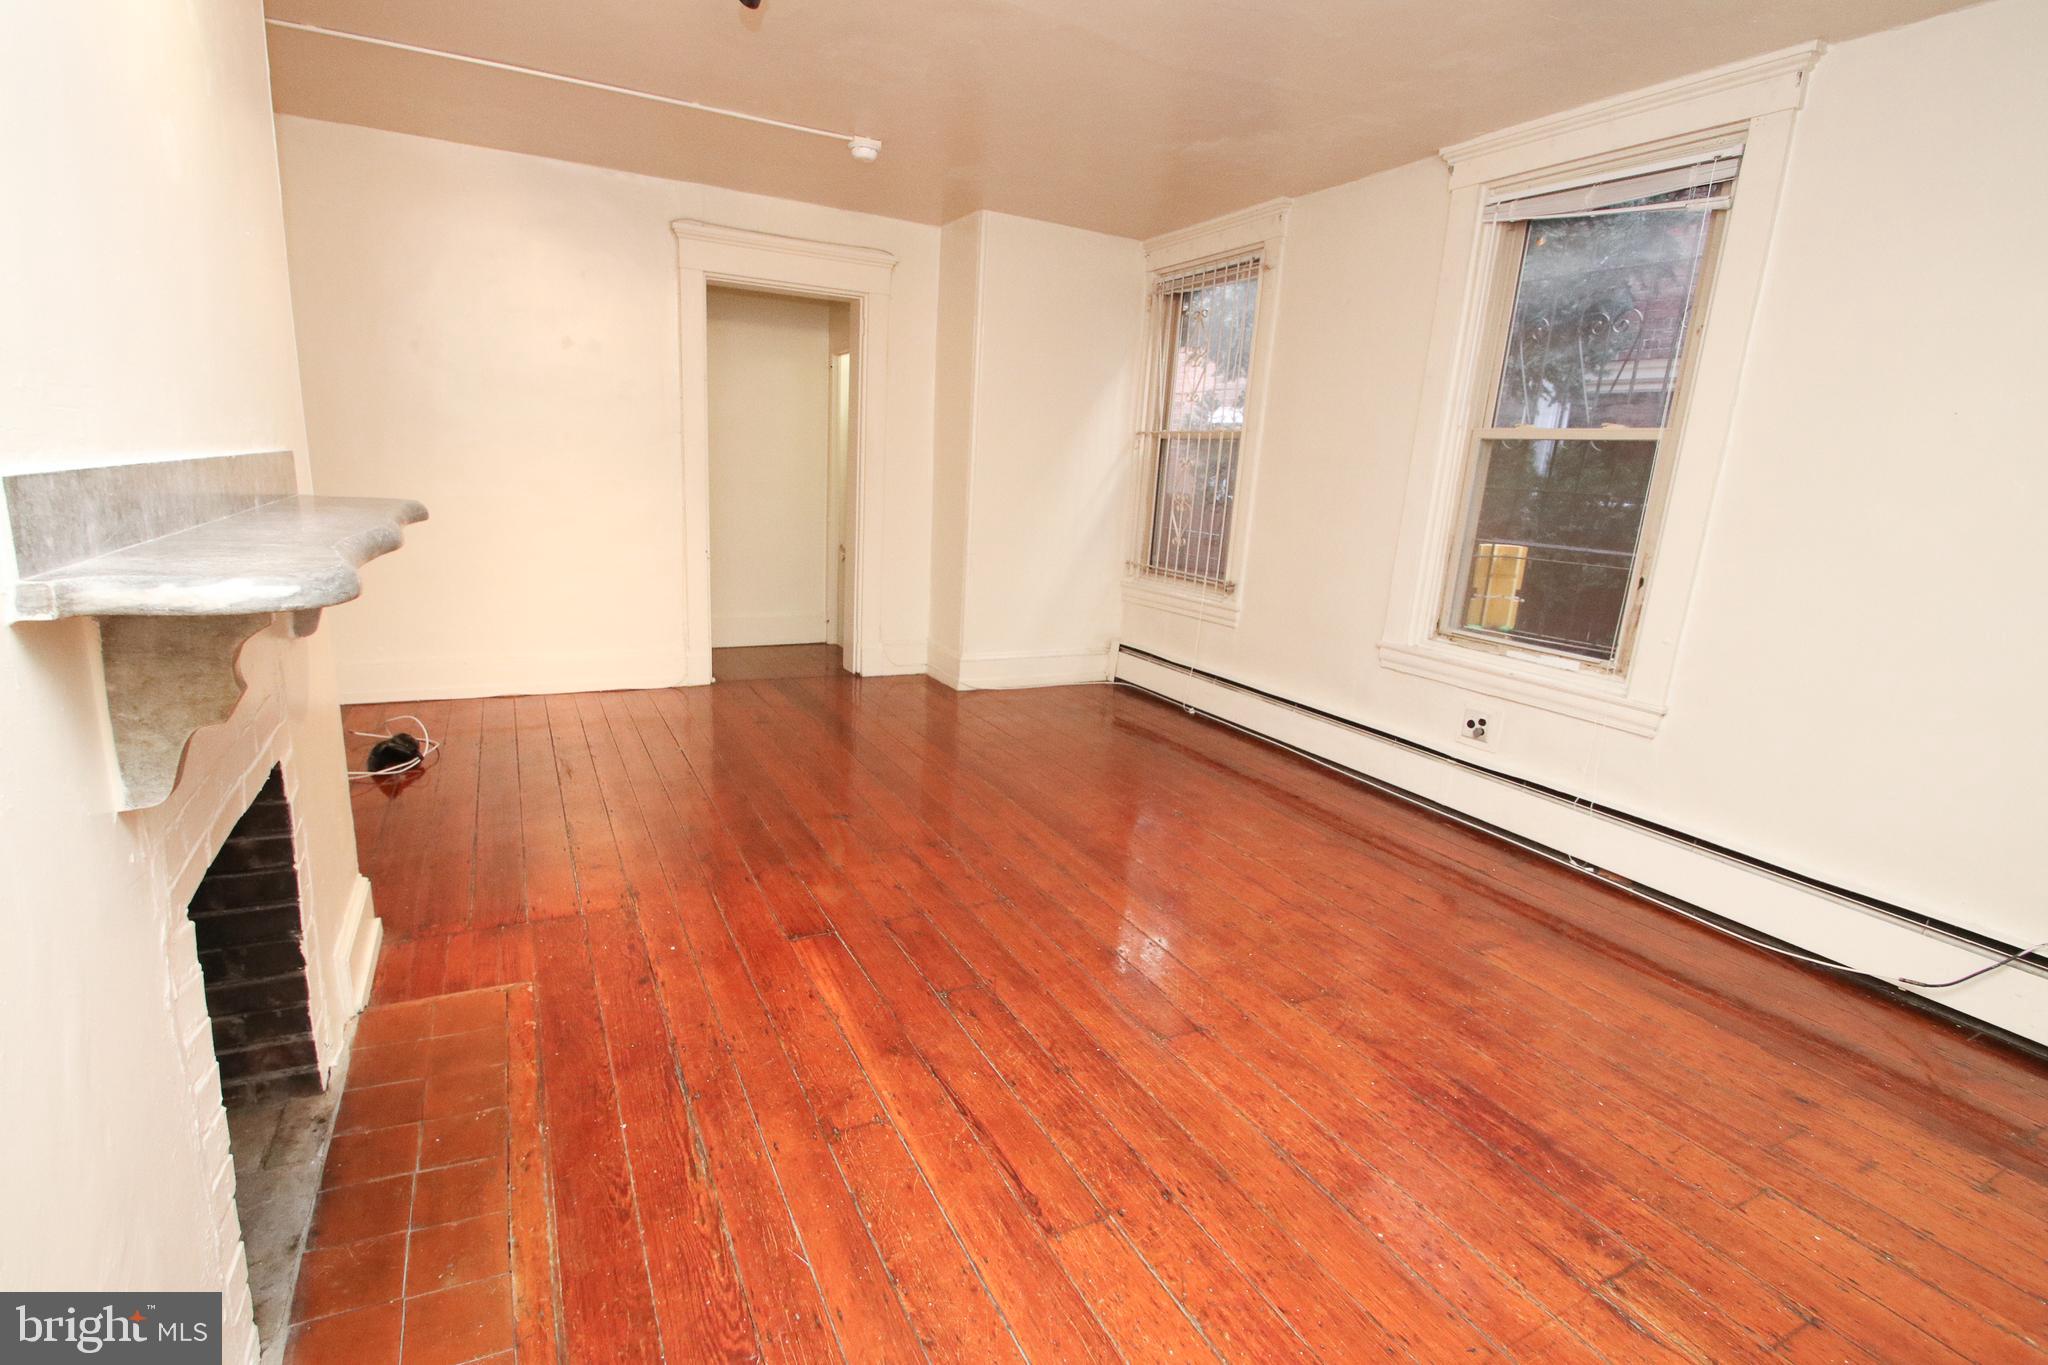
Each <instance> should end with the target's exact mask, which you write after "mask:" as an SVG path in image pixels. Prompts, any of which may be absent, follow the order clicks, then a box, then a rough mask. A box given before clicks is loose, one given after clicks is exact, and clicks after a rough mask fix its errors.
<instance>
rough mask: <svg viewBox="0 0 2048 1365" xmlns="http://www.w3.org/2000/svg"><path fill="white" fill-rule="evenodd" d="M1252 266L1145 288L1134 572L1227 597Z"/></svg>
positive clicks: (1212, 270) (1252, 303) (1252, 318)
mask: <svg viewBox="0 0 2048 1365" xmlns="http://www.w3.org/2000/svg"><path fill="white" fill-rule="evenodd" d="M1259 274H1260V260H1259V258H1258V257H1257V256H1249V257H1243V258H1240V259H1238V260H1234V261H1230V262H1228V263H1226V264H1222V265H1216V266H1211V267H1207V268H1204V269H1202V270H1198V271H1193V272H1190V273H1187V274H1183V275H1178V276H1173V277H1171V278H1168V279H1164V280H1161V281H1159V282H1158V284H1156V285H1155V286H1154V288H1153V294H1152V317H1153V322H1154V325H1155V327H1156V328H1157V331H1156V332H1155V333H1154V343H1153V350H1152V374H1151V377H1150V380H1149V382H1148V385H1147V389H1146V392H1147V394H1148V395H1149V397H1148V401H1147V409H1148V411H1149V412H1150V413H1151V414H1152V416H1153V418H1154V423H1153V425H1152V426H1151V427H1150V428H1149V429H1147V430H1144V431H1141V432H1139V433H1138V454H1139V464H1140V468H1139V479H1138V487H1139V490H1140V497H1139V513H1140V523H1141V524H1140V541H1141V544H1140V546H1139V558H1138V560H1137V561H1136V562H1135V563H1134V564H1133V565H1132V567H1133V568H1134V569H1136V570H1138V571H1139V572H1142V573H1146V574H1151V575H1155V576H1157V577H1160V578H1165V579H1169V580H1174V581H1178V582H1182V583H1187V584H1191V585H1195V586H1199V587H1207V588H1213V589H1216V590H1218V591H1222V592H1230V591H1232V590H1233V589H1234V588H1235V586H1236V585H1235V584H1234V583H1232V582H1231V581H1230V536H1231V530H1232V517H1233V513H1234V511H1235V509H1236V501H1237V480H1238V469H1239V464H1240V461H1241V460H1242V457H1243V451H1244V438H1245V405H1246V401H1247V398H1248V395H1249V391H1250V388H1251V375H1252V340H1253V335H1254V331H1255V328H1256V325H1257V321H1258V308H1259Z"/></svg>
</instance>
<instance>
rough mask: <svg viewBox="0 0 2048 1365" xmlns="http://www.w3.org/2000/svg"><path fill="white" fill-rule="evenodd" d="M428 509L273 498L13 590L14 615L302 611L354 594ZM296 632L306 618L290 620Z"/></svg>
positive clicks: (405, 502)
mask: <svg viewBox="0 0 2048 1365" xmlns="http://www.w3.org/2000/svg"><path fill="white" fill-rule="evenodd" d="M426 516H427V509H426V508H424V507H422V506H421V505H420V504H419V503H417V502H413V501H411V500H410V499H405V498H329V497H309V496H294V497H288V498H279V499H277V500H276V501H274V502H266V503H262V504H259V505H258V506H255V507H252V508H250V509H249V510H247V511H245V512H237V513H234V514H233V515H231V516H225V517H221V518H219V519H218V520H215V521H208V522H203V523H201V524H200V525H198V526H194V527H191V528H189V529H187V530H183V531H177V532H174V533H172V534H170V535H167V536H159V537H157V538H156V539H154V540H145V541H143V542H141V543H140V544H137V545H129V546H126V547H124V548H122V549H118V550H113V551H111V552H109V553H107V554H103V555H97V556H95V557H93V558H91V559H82V560H79V561H77V562H76V563H73V564H66V565H64V566H62V567H60V568H56V569H52V570H49V571H48V572H45V573H40V574H37V575H35V576H34V577H31V578H24V579H21V580H20V581H18V582H17V583H16V584H15V585H14V602H13V608H14V617H15V619H16V620H20V621H55V620H59V619H61V618H63V617H67V616H232V615H245V614H249V613H256V612H279V611H289V612H295V613H297V612H308V611H317V610H318V609H319V608H321V607H331V606H334V605H336V604H337V603H341V602H347V601H350V600H352V599H354V598H355V597H357V596H358V595H360V594H361V592H362V590H363V581H362V579H361V578H360V577H359V576H358V575H357V574H356V569H357V567H358V566H359V565H362V564H364V563H365V562H367V561H369V560H372V559H375V558H376V557H377V556H378V555H381V554H388V553H390V552H391V551H392V550H395V549H397V548H398V547H399V545H400V544H401V543H402V542H403V541H404V539H405V532H404V529H403V528H404V527H405V526H406V525H408V524H409V523H412V522H415V521H424V520H426ZM299 623H300V625H299V630H298V633H300V634H305V633H307V632H306V630H305V627H306V626H307V625H310V624H311V623H310V621H308V620H307V618H305V617H303V616H302V617H300V618H299Z"/></svg>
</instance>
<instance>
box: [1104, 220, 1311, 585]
mask: <svg viewBox="0 0 2048 1365" xmlns="http://www.w3.org/2000/svg"><path fill="white" fill-rule="evenodd" d="M1287 212H1288V202H1287V201H1286V200H1274V201H1271V202H1269V203H1265V204H1260V205H1257V206H1255V207H1253V208H1250V209H1246V210H1244V211H1243V212H1241V213H1236V214H1232V215H1230V216H1229V217H1227V218H1221V219H1216V220H1214V221H1212V222H1207V223H1202V224H1198V225H1196V226H1194V227H1191V228H1185V229H1182V230H1180V231H1177V232H1172V233H1168V234H1165V235H1164V236H1161V237H1155V238H1153V239H1152V240H1150V241H1148V242H1146V243H1145V265H1146V272H1147V305H1146V326H1145V329H1144V331H1143V334H1142V340H1141V343H1140V344H1141V345H1142V346H1143V348H1144V349H1143V353H1142V354H1141V355H1140V356H1139V365H1138V374H1139V375H1140V376H1141V382H1140V383H1139V385H1138V386H1137V388H1138V393H1137V405H1138V406H1137V407H1136V409H1135V410H1134V412H1133V414H1132V420H1131V423H1130V428H1129V429H1130V430H1131V431H1132V432H1133V434H1134V441H1133V445H1132V451H1133V458H1132V459H1131V460H1130V461H1129V467H1130V471H1131V472H1130V489H1129V506H1130V529H1129V534H1128V538H1127V541H1126V553H1125V573H1124V597H1125V600H1126V601H1127V602H1129V603H1132V604H1135V605H1140V606H1146V607H1153V608H1157V609H1160V610H1164V611H1171V612H1175V613H1179V614H1181V615H1186V616H1192V617H1195V618H1197V619H1199V620H1203V621H1208V622H1211V623H1215V624H1220V625H1234V624H1235V623H1236V621H1237V618H1238V613H1239V608H1240V603H1241V601H1242V597H1243V594H1242V586H1243V572H1244V566H1245V564H1246V563H1247V558H1246V553H1247V547H1248V546H1249V544H1250V541H1251V534H1252V529H1253V526H1254V524H1255V520H1254V517H1253V515H1252V503H1253V499H1254V495H1255V493H1256V489H1257V483H1258V462H1259V447H1260V436H1261V433H1262V432H1263V430H1264V427H1265V420H1264V419H1265V410H1266V398H1267V393H1268V390H1269V388H1270V381H1271V371H1272V365H1271V353H1272V343H1273V336H1274V334H1275V328H1276V326H1277V321H1278V317H1279V312H1280V306H1279V305H1280V289H1279V285H1280V258H1281V248H1282V238H1283V235H1284V233H1285V229H1286V223H1287ZM1245 279H1256V280H1257V282H1258V289H1257V300H1256V304H1255V311H1254V314H1253V321H1252V326H1251V328H1250V331H1249V335H1248V336H1243V337H1241V338H1237V339H1235V340H1234V342H1233V344H1236V345H1239V346H1248V347H1249V357H1248V359H1249V376H1248V383H1247V384H1246V386H1245V389H1244V395H1243V403H1242V413H1241V418H1240V420H1239V423H1238V425H1237V426H1236V427H1235V428H1230V427H1228V426H1227V425H1216V426H1212V427H1210V428H1208V429H1206V430H1189V429H1185V428H1184V427H1182V426H1180V425H1178V424H1176V422H1175V421H1174V420H1173V419H1172V417H1171V414H1170V413H1169V411H1168V409H1169V397H1170V395H1169V392H1168V386H1169V385H1171V384H1172V383H1173V363H1174V361H1173V355H1172V347H1171V345H1170V335H1169V334H1170V332H1171V331H1172V330H1173V329H1174V328H1175V327H1176V326H1177V323H1176V318H1177V314H1176V313H1175V311H1174V310H1175V309H1177V308H1178V306H1179V303H1180V301H1181V300H1183V299H1184V298H1185V297H1186V295H1187V291H1189V290H1191V289H1195V288H1200V287H1202V286H1204V285H1211V284H1221V283H1230V282H1233V281H1240V280H1245ZM1239 359H1240V361H1241V360H1242V359H1243V357H1239ZM1169 441H1181V442H1211V443H1214V442H1223V443H1226V444H1227V445H1228V446H1229V447H1231V448H1232V449H1233V450H1234V452H1235V461H1234V474H1233V477H1232V484H1233V489H1232V492H1231V495H1230V503H1231V507H1230V512H1229V519H1228V524H1227V527H1206V528H1198V529H1202V530H1204V531H1205V533H1206V534H1209V535H1210V536H1211V537H1212V539H1213V538H1215V537H1217V536H1221V537H1222V539H1223V549H1222V552H1221V555H1220V557H1216V556H1214V555H1207V556H1205V555H1200V554H1197V553H1193V552H1190V551H1189V550H1187V549H1186V548H1185V547H1183V548H1181V549H1179V550H1176V551H1168V550H1164V549H1163V548H1162V545H1161V543H1160V541H1159V540H1158V538H1157V533H1156V527H1155V513H1156V512H1157V511H1158V510H1159V509H1158V507H1157V505H1156V503H1155V498H1156V496H1157V493H1158V490H1159V488H1160V482H1159V477H1160V463H1161V459H1162V452H1163V450H1164V449H1165V446H1166V443H1167V442H1169ZM1226 533H1227V534H1226Z"/></svg>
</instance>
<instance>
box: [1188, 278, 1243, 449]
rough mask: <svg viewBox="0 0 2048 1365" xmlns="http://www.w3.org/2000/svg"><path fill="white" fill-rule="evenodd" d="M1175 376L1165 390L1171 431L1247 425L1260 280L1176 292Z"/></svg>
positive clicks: (1237, 281) (1216, 428)
mask: <svg viewBox="0 0 2048 1365" xmlns="http://www.w3.org/2000/svg"><path fill="white" fill-rule="evenodd" d="M1174 298H1175V299H1176V300H1177V303H1178V307H1177V309H1176V312H1177V314H1178V316H1177V317H1176V319H1175V322H1174V328H1173V355H1172V357H1171V369H1172V381H1171V383H1169V384H1168V386H1167V393H1166V429H1167V430H1168V431H1214V430H1219V429H1224V430H1228V429H1238V428H1242V427H1243V426H1244V398H1245V390H1246V389H1247V388H1248V387H1249V385H1250V383H1251V375H1252V323H1253V321H1254V319H1255V318H1256V317H1257V314H1258V306H1259V281H1258V278H1257V277H1256V276H1254V277H1253V278H1251V279H1247V280H1229V281H1226V282H1224V283H1222V284H1211V285H1204V286H1202V287H1201V288H1199V289H1190V290H1188V291H1187V292H1186V293H1184V294H1176V295H1174Z"/></svg>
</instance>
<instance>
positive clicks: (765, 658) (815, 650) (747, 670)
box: [711, 645, 846, 682]
mask: <svg viewBox="0 0 2048 1365" xmlns="http://www.w3.org/2000/svg"><path fill="white" fill-rule="evenodd" d="M845 675H846V667H845V665H844V664H843V663H842V662H841V659H840V653H839V646H838V645H748V646H744V647H741V648H738V649H714V650H712V651H711V676H712V677H714V678H716V679H718V680H719V681H720V682H753V681H760V680H763V679H770V678H834V677H844V676H845Z"/></svg>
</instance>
